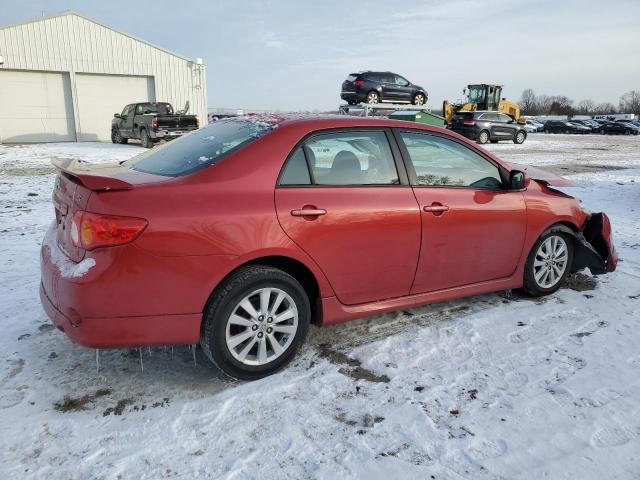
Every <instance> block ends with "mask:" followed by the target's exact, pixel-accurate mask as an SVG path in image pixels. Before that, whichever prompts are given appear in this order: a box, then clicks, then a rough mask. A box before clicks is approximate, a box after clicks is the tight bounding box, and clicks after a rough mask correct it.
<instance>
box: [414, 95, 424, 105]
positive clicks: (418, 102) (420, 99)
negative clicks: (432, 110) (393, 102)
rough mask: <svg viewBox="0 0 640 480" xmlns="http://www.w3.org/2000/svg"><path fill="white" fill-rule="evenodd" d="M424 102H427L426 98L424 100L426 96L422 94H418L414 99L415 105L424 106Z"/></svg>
mask: <svg viewBox="0 0 640 480" xmlns="http://www.w3.org/2000/svg"><path fill="white" fill-rule="evenodd" d="M424 102H425V98H424V94H422V93H416V94H415V96H414V97H413V104H414V105H424Z"/></svg>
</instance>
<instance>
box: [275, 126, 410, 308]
mask: <svg viewBox="0 0 640 480" xmlns="http://www.w3.org/2000/svg"><path fill="white" fill-rule="evenodd" d="M390 140H391V141H390ZM393 152H395V153H393ZM275 200H276V209H277V214H278V219H279V221H280V224H281V225H282V228H283V229H284V231H285V232H286V233H287V235H288V236H289V237H290V238H291V239H292V240H293V241H294V242H295V243H296V244H297V245H298V246H299V247H300V248H302V249H303V250H304V251H305V252H306V253H307V254H308V255H309V256H310V257H312V258H313V259H314V260H315V262H316V263H317V264H318V265H319V266H320V268H321V269H322V271H323V272H324V273H325V275H326V276H327V278H328V280H329V282H330V283H331V286H332V287H333V289H334V291H335V293H336V296H337V297H338V299H339V300H340V302H342V303H343V304H347V305H353V304H359V303H365V302H372V301H376V300H383V299H387V298H393V297H399V296H403V295H407V294H408V293H409V291H410V289H411V284H412V282H413V277H414V274H415V269H416V265H417V261H418V254H419V250H420V234H421V233H420V232H421V228H420V221H421V220H420V211H419V209H418V204H417V202H416V199H415V197H414V195H413V192H412V189H411V187H410V186H409V185H408V182H407V177H406V172H405V171H404V167H403V165H402V163H401V161H400V158H399V153H398V150H397V146H396V145H395V143H394V140H393V137H392V136H391V133H390V132H389V131H387V130H385V129H373V130H372V129H366V130H361V129H347V130H340V131H329V132H326V131H325V132H318V133H315V134H312V135H310V136H309V137H307V138H306V139H305V140H304V141H303V142H302V143H301V144H300V145H299V146H298V147H296V149H295V150H294V152H292V154H291V155H290V156H289V159H288V160H287V163H286V165H285V167H284V169H283V172H282V174H281V177H280V180H279V184H278V186H277V188H276V191H275Z"/></svg>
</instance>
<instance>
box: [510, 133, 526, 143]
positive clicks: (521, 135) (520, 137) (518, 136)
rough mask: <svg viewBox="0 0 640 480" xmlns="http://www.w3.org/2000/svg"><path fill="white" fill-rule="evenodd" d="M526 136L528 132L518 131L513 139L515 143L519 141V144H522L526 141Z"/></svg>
mask: <svg viewBox="0 0 640 480" xmlns="http://www.w3.org/2000/svg"><path fill="white" fill-rule="evenodd" d="M526 138H527V134H526V133H524V132H523V131H519V132H518V133H516V137H515V138H514V139H513V143H517V144H518V145H520V144H521V143H524V140H525V139H526Z"/></svg>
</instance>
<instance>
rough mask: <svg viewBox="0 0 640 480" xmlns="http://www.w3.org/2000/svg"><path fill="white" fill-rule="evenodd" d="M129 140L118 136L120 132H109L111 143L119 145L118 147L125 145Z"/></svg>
mask: <svg viewBox="0 0 640 480" xmlns="http://www.w3.org/2000/svg"><path fill="white" fill-rule="evenodd" d="M128 141H129V140H128V139H127V138H122V137H121V136H120V131H119V130H117V129H115V128H114V129H113V130H111V143H119V144H120V145H126V143H127V142H128Z"/></svg>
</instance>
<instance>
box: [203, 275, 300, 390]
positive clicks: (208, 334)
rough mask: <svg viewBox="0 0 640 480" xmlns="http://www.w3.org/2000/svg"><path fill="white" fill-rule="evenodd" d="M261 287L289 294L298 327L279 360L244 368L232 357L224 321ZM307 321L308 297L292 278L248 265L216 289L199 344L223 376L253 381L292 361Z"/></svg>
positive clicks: (205, 318) (209, 305)
mask: <svg viewBox="0 0 640 480" xmlns="http://www.w3.org/2000/svg"><path fill="white" fill-rule="evenodd" d="M265 287H271V288H279V289H281V290H283V291H284V292H286V293H287V294H288V295H290V297H291V298H292V299H293V301H294V303H295V306H296V308H297V310H298V327H297V330H296V333H295V337H294V340H293V341H292V342H291V343H290V345H289V346H288V347H287V349H286V350H285V351H284V352H283V353H282V354H281V355H280V356H279V357H277V358H275V359H274V360H272V361H271V362H269V363H266V364H264V365H246V364H244V363H242V362H240V361H239V360H237V359H236V358H234V356H233V355H232V354H231V352H230V350H229V347H228V346H227V342H226V338H225V335H226V328H227V322H228V321H229V317H230V316H231V314H232V313H233V312H234V310H235V308H236V307H237V305H238V303H239V302H240V301H241V300H242V299H243V298H244V297H245V296H247V295H249V294H250V293H251V292H254V291H256V290H258V289H260V288H265ZM310 321H311V307H310V304H309V298H308V297H307V293H306V292H305V290H304V289H303V288H302V286H301V285H300V283H299V282H298V281H297V280H296V279H295V278H294V277H292V276H291V275H289V274H288V273H286V272H283V271H282V270H279V269H277V268H273V267H268V266H263V265H252V266H248V267H243V268H240V269H238V270H237V271H235V272H233V273H232V274H231V275H230V276H229V277H228V278H227V279H226V280H225V281H224V282H223V283H222V284H220V285H219V286H218V288H216V291H215V292H214V293H213V295H212V296H211V299H210V300H209V303H208V304H207V306H206V308H205V311H204V320H203V328H202V333H201V337H200V345H201V346H202V349H203V350H204V353H205V354H206V355H207V357H209V359H210V360H211V361H212V362H213V363H214V364H215V365H216V366H217V367H218V368H219V369H220V370H222V371H223V372H224V373H226V374H227V375H229V376H231V377H233V378H238V379H241V380H256V379H258V378H262V377H266V376H268V375H271V374H273V373H275V372H277V371H278V370H280V369H281V368H283V367H284V366H285V365H286V364H288V363H289V362H290V361H291V360H292V359H293V357H294V356H295V354H296V353H297V351H298V350H299V349H300V347H301V346H302V345H303V344H304V342H305V340H306V338H307V333H308V331H309V323H310Z"/></svg>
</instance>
